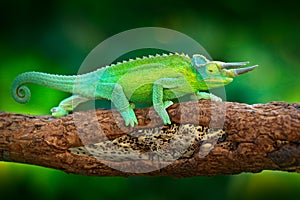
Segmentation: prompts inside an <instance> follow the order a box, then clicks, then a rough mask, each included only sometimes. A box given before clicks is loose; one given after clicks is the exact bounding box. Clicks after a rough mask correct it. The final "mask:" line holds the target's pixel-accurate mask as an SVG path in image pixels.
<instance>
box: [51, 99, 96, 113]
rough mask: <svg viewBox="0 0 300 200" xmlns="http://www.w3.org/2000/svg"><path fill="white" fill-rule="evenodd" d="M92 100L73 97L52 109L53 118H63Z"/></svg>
mask: <svg viewBox="0 0 300 200" xmlns="http://www.w3.org/2000/svg"><path fill="white" fill-rule="evenodd" d="M89 100H90V99H88V98H86V97H83V96H80V95H77V94H76V95H72V96H70V97H68V98H66V99H64V100H62V101H61V102H60V103H59V105H58V106H57V107H54V108H52V109H51V110H50V111H51V112H52V116H53V117H63V116H66V115H68V113H69V112H71V111H73V110H74V108H76V107H77V106H78V105H79V104H80V103H83V102H86V101H89Z"/></svg>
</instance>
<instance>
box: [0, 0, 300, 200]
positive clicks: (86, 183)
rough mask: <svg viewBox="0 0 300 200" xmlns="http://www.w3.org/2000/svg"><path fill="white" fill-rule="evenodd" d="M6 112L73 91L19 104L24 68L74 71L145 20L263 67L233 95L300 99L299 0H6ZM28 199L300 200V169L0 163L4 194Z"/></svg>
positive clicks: (40, 92)
mask: <svg viewBox="0 0 300 200" xmlns="http://www.w3.org/2000/svg"><path fill="white" fill-rule="evenodd" d="M0 10H1V12H0V22H1V32H0V36H1V37H0V66H1V67H0V110H2V111H9V112H17V113H28V114H37V115H41V114H49V109H50V108H51V107H53V106H55V105H57V103H58V102H59V101H60V100H61V99H63V98H64V97H67V96H68V94H65V93H62V92H59V91H55V90H51V89H48V88H44V87H40V86H35V85H30V89H31V91H32V98H31V101H30V102H29V103H28V104H27V105H20V104H18V103H16V102H14V101H13V99H12V98H11V96H10V85H11V83H12V81H13V79H14V77H16V76H17V75H18V74H20V73H22V72H25V71H43V72H49V73H57V74H76V73H77V70H78V68H79V67H80V64H81V62H82V61H83V59H84V58H85V56H86V55H87V54H88V53H89V51H90V50H92V49H93V48H94V47H95V46H96V45H97V44H99V43H100V42H101V41H103V40H105V39H106V38H108V37H110V36H112V35H114V34H117V33H119V32H121V31H125V30H128V29H132V28H137V27H145V26H156V27H165V28H170V29H174V30H176V31H180V32H182V33H184V34H187V35H188V36H190V37H192V38H193V39H195V40H197V41H198V42H199V43H200V44H202V45H203V46H204V47H205V48H206V50H207V51H208V52H209V54H210V55H211V56H212V58H214V59H217V60H224V61H250V62H251V63H252V64H259V65H260V67H259V68H258V69H256V70H255V71H253V72H251V73H249V74H246V75H243V76H242V77H239V78H237V79H236V80H235V81H234V82H233V83H232V84H230V85H228V86H226V93H227V100H228V101H238V102H245V103H266V102H269V101H287V102H299V101H300V94H299V85H300V78H299V75H300V68H299V58H300V51H299V45H300V22H299V17H300V12H299V6H298V5H297V3H296V1H294V2H293V1H289V0H285V1H283V2H282V1H258V0H254V1H249V0H245V1H236V0H228V1H221V0H215V1H198V2H193V1H190V0H186V1H159V0H151V1H137V0H133V1H122V2H115V1H96V0H85V1H36V0H34V1H9V2H8V1H2V2H1V3H0ZM20 197H22V198H24V199H25V198H28V199H41V198H43V199H53V198H68V199H88V198H95V199H121V198H122V199H167V198H172V199H241V198H242V199H265V198H266V197H268V198H272V199H283V198H284V199H300V175H299V174H295V173H280V172H270V171H264V172H262V173H259V174H241V175H234V176H216V177H194V178H185V179H174V178H169V177H129V178H120V177H112V178H111V177H102V178H101V177H84V176H79V175H72V174H65V173H63V172H60V171H57V170H52V169H45V168H41V167H36V166H28V165H23V164H14V163H4V162H0V198H1V199H14V198H20Z"/></svg>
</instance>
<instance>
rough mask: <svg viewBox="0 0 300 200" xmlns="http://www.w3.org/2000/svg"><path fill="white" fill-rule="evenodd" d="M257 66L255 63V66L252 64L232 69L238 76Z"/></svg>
mask: <svg viewBox="0 0 300 200" xmlns="http://www.w3.org/2000/svg"><path fill="white" fill-rule="evenodd" d="M256 67H258V65H254V66H251V67H245V68H238V69H232V71H233V72H234V74H235V75H236V76H238V75H241V74H245V73H247V72H249V71H252V70H254V69H255V68H256Z"/></svg>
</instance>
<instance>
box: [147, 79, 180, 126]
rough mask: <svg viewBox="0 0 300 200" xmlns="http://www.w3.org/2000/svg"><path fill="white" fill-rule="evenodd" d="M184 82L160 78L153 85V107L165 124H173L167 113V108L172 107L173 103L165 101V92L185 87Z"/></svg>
mask: <svg viewBox="0 0 300 200" xmlns="http://www.w3.org/2000/svg"><path fill="white" fill-rule="evenodd" d="M184 82H185V81H184V79H182V78H160V79H158V80H156V81H155V82H154V84H153V94H152V101H153V107H154V110H155V111H156V112H157V114H158V115H159V116H160V118H161V119H162V120H163V122H164V124H171V120H170V117H169V115H168V113H167V111H166V108H168V107H169V106H171V105H172V104H173V102H172V101H163V99H164V98H163V90H164V89H174V88H178V87H182V86H183V85H184Z"/></svg>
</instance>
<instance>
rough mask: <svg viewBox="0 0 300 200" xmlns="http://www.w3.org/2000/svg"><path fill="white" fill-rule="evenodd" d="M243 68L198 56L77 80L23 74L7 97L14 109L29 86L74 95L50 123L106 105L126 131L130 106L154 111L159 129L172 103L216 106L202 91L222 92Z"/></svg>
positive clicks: (171, 57) (138, 62)
mask: <svg viewBox="0 0 300 200" xmlns="http://www.w3.org/2000/svg"><path fill="white" fill-rule="evenodd" d="M246 64H248V62H237V63H224V62H220V61H210V60H208V59H207V58H205V57H204V56H202V55H199V54H195V55H193V57H192V58H190V57H189V56H188V55H185V54H181V55H180V54H177V53H175V54H172V53H170V54H163V55H156V56H148V57H143V58H136V59H134V60H133V59H130V60H129V61H123V62H122V63H117V64H116V65H115V64H112V65H110V66H107V67H105V68H100V69H98V70H96V71H94V72H91V73H87V74H83V75H77V76H63V75H52V74H46V73H41V72H26V73H23V74H20V75H19V76H18V77H17V78H16V79H15V80H14V82H13V85H12V96H13V98H14V99H15V100H16V101H17V102H19V103H27V102H28V101H29V99H30V90H29V89H28V88H27V87H26V86H24V85H25V84H27V83H34V84H38V85H42V86H46V87H50V88H54V89H57V90H61V91H64V92H68V93H72V94H73V95H72V96H71V97H69V98H67V99H65V100H63V101H61V102H60V104H59V105H58V106H57V107H54V108H52V109H51V112H52V115H53V116H54V117H62V116H65V115H67V114H68V113H69V112H71V111H73V109H74V108H75V107H76V106H78V105H79V104H80V103H82V102H85V101H88V100H92V99H108V100H111V101H112V103H113V104H114V105H115V107H116V109H117V110H118V111H119V112H120V114H121V115H122V117H123V118H124V121H125V125H126V126H128V125H130V126H132V127H133V126H134V124H138V122H137V119H136V116H135V114H134V111H133V108H134V104H135V103H143V104H149V105H153V107H154V109H155V110H156V112H157V113H158V115H159V116H160V117H161V119H162V121H163V122H164V124H171V121H170V118H169V115H168V113H167V111H166V108H168V107H169V106H170V105H172V104H173V102H172V101H173V100H175V99H178V98H180V97H182V96H185V95H189V94H190V95H192V96H194V98H196V99H211V100H213V101H221V99H220V98H219V97H217V96H215V95H213V94H210V93H206V92H204V91H207V90H209V89H211V88H216V87H221V86H224V85H226V84H228V83H230V82H232V80H233V78H234V77H236V76H238V75H240V74H243V73H246V72H248V71H251V70H253V69H255V68H256V67H257V65H255V66H251V67H246V68H238V69H230V68H234V67H240V66H244V65H246ZM193 94H194V95H193Z"/></svg>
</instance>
